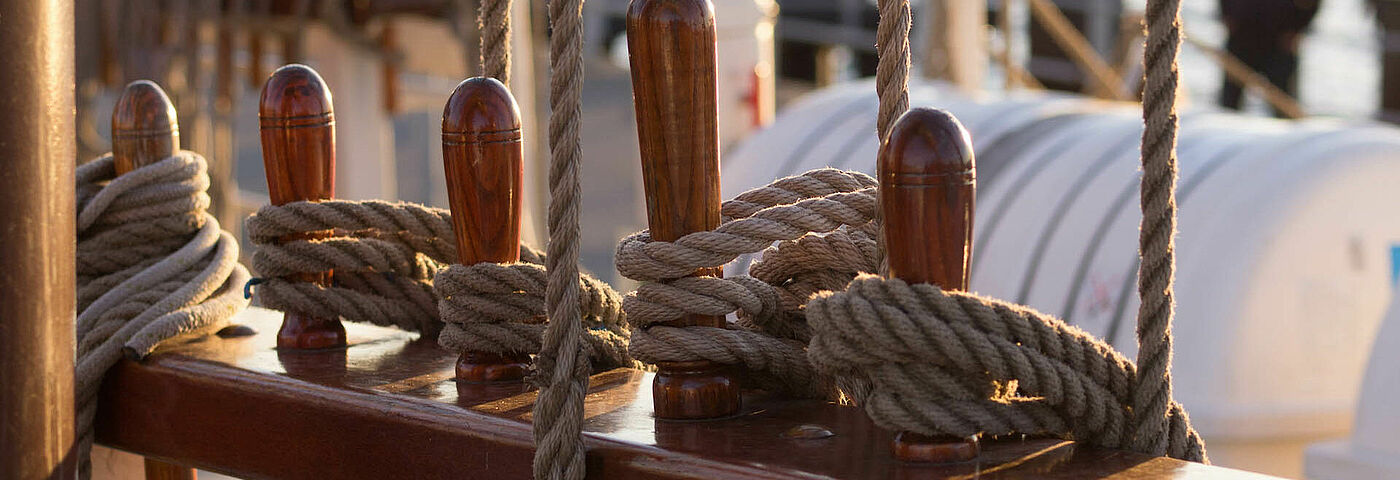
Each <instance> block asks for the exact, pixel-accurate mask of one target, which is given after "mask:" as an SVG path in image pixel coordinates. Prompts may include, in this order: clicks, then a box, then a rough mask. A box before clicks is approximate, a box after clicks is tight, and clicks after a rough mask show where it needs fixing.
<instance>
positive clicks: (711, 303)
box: [617, 0, 1206, 461]
mask: <svg viewBox="0 0 1400 480" xmlns="http://www.w3.org/2000/svg"><path fill="white" fill-rule="evenodd" d="M1178 10H1179V5H1178V2H1176V1H1175V0H1167V1H1157V0H1153V1H1149V3H1148V18H1149V22H1150V24H1149V40H1148V42H1149V43H1148V48H1147V54H1146V57H1145V62H1146V64H1147V67H1148V68H1147V69H1146V70H1147V77H1148V80H1147V82H1146V84H1147V88H1148V90H1149V92H1148V93H1147V94H1146V95H1145V97H1144V98H1145V101H1144V109H1143V112H1144V119H1145V122H1146V129H1145V131H1144V135H1143V157H1142V158H1143V165H1144V172H1145V173H1144V176H1143V200H1142V202H1143V211H1144V215H1143V218H1144V220H1143V229H1142V241H1141V249H1142V251H1141V255H1142V257H1143V268H1142V271H1141V272H1140V275H1139V277H1140V280H1139V290H1140V295H1142V297H1143V302H1142V304H1143V307H1142V310H1141V312H1140V318H1139V328H1138V336H1139V344H1140V346H1139V361H1140V362H1141V363H1142V365H1143V368H1142V369H1141V370H1139V369H1138V367H1137V366H1135V365H1133V364H1132V362H1129V361H1128V360H1127V359H1125V358H1123V357H1122V355H1120V354H1118V353H1117V352H1115V351H1114V350H1113V349H1112V347H1110V346H1109V345H1107V344H1106V343H1104V342H1102V341H1100V340H1098V339H1095V338H1093V337H1092V336H1090V335H1088V334H1086V333H1084V332H1082V331H1080V330H1078V329H1076V328H1074V327H1071V326H1069V325H1066V324H1065V323H1064V322H1062V321H1060V320H1059V319H1055V318H1053V317H1051V316H1048V315H1044V314H1041V313H1039V312H1035V311H1034V310H1031V309H1029V308H1026V307H1023V306H1018V305H1012V304H1008V303H1005V302H1001V301H998V300H995V299H990V298H983V297H979V296H976V295H973V294H967V293H962V292H943V291H942V290H940V289H938V288H937V287H936V286H932V285H926V284H925V285H908V284H906V283H904V282H903V281H900V280H897V279H884V278H881V277H877V276H874V275H871V273H873V272H874V271H875V270H878V269H879V266H880V265H881V263H882V258H881V257H882V255H883V253H882V250H883V249H882V248H879V247H878V246H875V247H873V248H872V247H871V245H872V244H875V243H876V240H878V239H876V240H872V239H870V238H869V237H870V236H871V235H869V233H868V232H872V231H875V230H877V229H878V224H879V221H878V219H875V218H874V215H875V214H876V213H877V212H878V209H877V208H876V206H875V203H876V202H875V192H873V189H859V190H857V189H855V188H841V187H838V186H837V185H835V184H833V183H829V182H828V183H826V186H825V187H818V189H814V190H805V191H799V190H798V189H795V188H791V187H793V186H798V185H801V186H803V187H807V186H816V183H808V182H812V181H813V180H819V181H820V180H825V179H832V178H836V177H837V176H839V175H841V174H843V173H844V174H847V175H852V177H853V178H858V177H855V175H859V174H851V173H845V172H838V171H832V170H818V171H814V172H809V173H807V174H804V175H803V176H799V177H790V178H786V179H781V180H778V181H776V182H774V183H773V184H771V185H769V186H768V187H764V188H760V189H757V190H755V191H751V192H746V193H745V194H743V195H741V196H740V197H738V198H736V199H735V200H731V201H730V202H726V203H725V204H724V208H725V211H724V215H725V219H724V222H723V223H722V224H721V225H720V226H719V227H718V228H716V229H715V230H713V231H707V232H697V233H692V234H689V235H686V236H685V237H682V238H680V239H678V240H676V241H675V242H656V241H652V240H651V239H650V237H649V235H647V232H646V231H643V232H640V233H638V234H634V235H632V236H629V237H627V238H625V239H623V240H622V241H621V242H620V243H619V245H618V251H617V266H618V271H619V272H621V273H622V274H623V275H624V276H626V277H628V278H632V279H636V280H640V281H642V282H643V284H642V286H641V287H640V288H639V289H638V291H637V292H635V293H632V294H629V295H628V296H627V297H626V299H625V300H624V302H623V304H624V309H625V310H627V313H628V318H629V322H630V324H631V325H632V327H633V343H632V353H633V355H634V356H636V357H637V358H639V359H641V360H643V361H646V362H656V361H688V360H711V361H715V362H719V363H725V364H742V365H743V366H744V367H746V368H747V369H749V370H750V371H755V372H757V373H758V374H759V376H760V378H761V379H767V380H769V381H771V380H773V379H774V377H777V378H782V377H784V376H786V377H789V378H790V377H792V376H798V377H799V378H800V379H802V380H803V381H805V382H806V383H807V384H809V385H818V386H819V387H818V388H816V390H817V391H811V390H809V391H807V392H802V393H807V394H810V395H816V396H822V394H823V393H826V394H827V395H826V396H829V392H822V390H823V389H824V388H826V387H827V386H829V385H833V384H834V385H839V386H840V390H841V392H840V393H841V394H842V395H843V396H844V397H845V398H846V399H848V400H850V401H852V402H853V403H856V404H859V405H862V406H863V407H864V408H865V409H866V411H867V413H869V414H870V416H871V418H872V419H874V420H875V421H876V422H877V423H879V424H881V425H882V426H885V427H887V428H891V429H894V430H910V431H915V432H920V433H924V434H929V435H933V434H951V435H956V436H966V435H972V434H989V435H1003V434H1011V433H1023V434H1045V435H1055V436H1060V437H1062V438H1069V439H1074V440H1078V441H1083V442H1087V443H1092V444H1098V445H1104V446H1109V447H1114V448H1126V449H1130V450H1134V451H1137V452H1141V453H1145V454H1149V455H1159V456H1160V455H1170V456H1172V457H1175V458H1179V459H1185V460H1193V461H1205V460H1206V455H1205V448H1204V444H1203V442H1202V441H1201V439H1200V436H1199V435H1197V434H1196V432H1195V431H1194V430H1192V429H1191V427H1190V423H1189V420H1188V419H1187V416H1186V413H1185V410H1184V409H1183V408H1182V407H1181V406H1180V405H1179V404H1177V403H1175V402H1174V401H1173V400H1172V399H1171V387H1170V383H1171V377H1170V373H1169V366H1170V355H1171V329H1170V324H1171V315H1172V307H1173V306H1172V301H1171V282H1172V277H1173V272H1172V270H1173V268H1174V267H1173V258H1172V255H1173V253H1172V237H1173V236H1174V234H1175V215H1176V206H1175V202H1174V198H1173V195H1174V193H1173V191H1174V188H1175V185H1174V182H1175V176H1176V166H1175V165H1176V162H1175V138H1176V124H1177V122H1176V116H1175V110H1174V102H1175V96H1174V95H1175V88H1176V83H1177V75H1178V72H1177V69H1176V63H1175V62H1176V48H1177V45H1178V44H1179V42H1180V31H1179V20H1178V19H1177V14H1178ZM907 12H908V2H907V1H906V0H882V1H881V2H880V16H881V25H880V30H879V42H880V44H879V46H878V51H879V53H880V65H879V67H878V73H877V76H878V78H877V80H876V86H877V90H878V92H879V93H878V94H879V96H880V107H881V108H880V114H879V115H880V118H879V120H880V122H879V125H880V134H881V136H882V138H883V136H884V135H885V132H887V131H888V129H889V127H890V126H891V125H892V124H893V121H894V119H895V118H896V117H898V115H900V114H901V113H902V112H903V110H904V109H906V108H907V104H908V99H907V91H906V90H905V88H904V86H905V85H907V77H906V75H907V65H908V61H909V60H908V49H907V41H908V39H907V34H908V27H907V22H908V13H907ZM887 24H888V25H887ZM865 178H866V179H868V177H865ZM798 179H801V180H798ZM799 182H801V183H799ZM819 183H820V182H819ZM871 183H872V184H873V182H871ZM821 188H826V189H827V190H821ZM862 235H864V236H863V237H862ZM775 241H776V242H778V244H777V245H776V246H772V247H771V248H770V247H769V245H770V244H771V243H772V242H775ZM760 250H762V251H763V256H762V260H761V261H760V263H759V264H755V265H754V266H753V270H752V271H753V272H754V274H755V275H760V274H764V275H773V274H774V273H775V272H780V273H782V274H788V273H791V274H794V275H796V274H801V275H802V276H803V278H802V279H797V278H795V277H787V278H784V276H785V275H782V274H777V275H773V276H770V277H767V278H765V280H769V281H764V280H759V279H757V278H752V277H744V276H740V277H735V278H728V279H717V278H703V277H699V278H693V277H687V276H688V275H690V274H691V273H692V272H694V271H696V270H697V269H699V268H707V267H717V266H720V265H723V264H725V263H727V262H729V261H731V260H733V259H735V258H736V257H738V256H739V255H744V254H750V253H755V252H758V251H760ZM837 252H840V253H837ZM854 255H859V257H858V258H853V256H854ZM856 272H859V276H857V273H856ZM852 277H854V280H850V283H849V284H847V285H832V284H833V283H838V282H839V281H840V280H841V279H848V280H849V279H851V278H852ZM793 287H796V288H793ZM784 289H789V290H787V292H788V293H789V294H790V295H792V296H796V295H800V294H807V293H811V292H813V291H818V290H829V291H822V292H821V293H816V294H815V296H813V297H812V299H811V300H810V302H807V303H806V307H805V309H798V308H794V307H792V306H790V303H791V300H790V299H789V300H788V301H787V302H781V303H783V304H784V306H783V307H778V305H779V303H780V300H778V299H780V298H782V296H781V294H780V293H779V292H780V291H783V290H784ZM736 310H738V311H739V312H740V319H741V321H740V323H739V325H734V326H732V327H731V328H723V329H721V328H705V327H685V328H676V327H668V326H664V325H659V324H658V323H659V322H664V321H666V320H671V319H674V318H677V317H679V316H681V315H683V314H685V313H700V314H707V315H724V314H727V313H730V312H733V311H736ZM769 325H778V326H780V327H779V328H771V327H768V326H769ZM755 326H757V327H756V328H755ZM803 337H810V342H808V343H807V344H806V349H805V357H806V359H807V360H808V362H803V361H801V360H795V359H794V357H796V356H797V354H798V353H801V352H803V345H802V342H801V339H802V338H803ZM794 340H797V341H794ZM809 372H811V373H809ZM764 386H767V387H769V388H772V387H773V385H764ZM783 386H784V385H782V384H778V385H777V387H779V388H782V387H783Z"/></svg>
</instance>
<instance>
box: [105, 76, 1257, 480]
mask: <svg viewBox="0 0 1400 480" xmlns="http://www.w3.org/2000/svg"><path fill="white" fill-rule="evenodd" d="M269 85H270V88H269V89H268V91H267V92H265V95H264V98H263V109H262V114H263V115H262V120H263V126H264V131H263V133H264V140H265V142H266V143H265V147H270V148H267V152H266V156H267V157H268V158H269V167H270V168H269V172H270V174H271V172H276V174H277V175H281V176H280V177H278V178H277V179H275V180H274V182H276V183H275V185H276V186H275V187H274V188H275V189H277V190H274V191H276V192H289V191H290V192H293V193H296V194H297V195H300V198H311V199H316V198H329V197H330V195H331V179H332V178H333V176H332V172H331V168H333V163H332V162H331V159H332V158H333V157H332V156H333V150H331V146H330V145H331V143H330V139H331V138H332V137H331V135H333V131H332V130H331V127H330V125H331V124H330V122H331V108H330V95H329V91H328V89H327V87H326V85H324V84H323V83H322V82H321V81H320V78H319V77H316V76H315V73H314V72H312V71H311V70H310V69H308V68H306V67H302V66H289V67H284V68H283V69H280V70H278V72H277V73H275V74H274V75H273V77H272V80H270V81H269ZM278 98H284V99H283V100H278ZM653 98H655V97H653ZM509 100H510V99H509V95H508V93H507V92H505V91H504V87H503V86H501V85H500V84H499V83H497V82H494V81H490V80H477V79H473V80H469V81H467V82H464V83H463V85H462V88H459V89H458V91H457V92H456V93H454V95H453V97H452V98H451V99H450V100H449V104H448V106H447V107H446V108H445V109H444V132H445V134H444V141H445V144H446V145H445V147H446V148H445V156H444V161H445V162H446V166H447V168H448V169H449V170H448V171H449V172H450V173H449V175H448V181H450V182H453V186H452V188H451V190H452V191H453V192H456V194H457V197H456V198H455V199H454V200H453V208H454V210H456V211H457V212H459V213H460V212H462V211H469V212H476V213H472V215H478V216H480V217H481V218H479V219H476V220H477V221H474V222H469V223H468V224H466V225H462V224H458V225H454V228H456V229H458V230H459V232H463V231H465V232H470V233H468V234H466V235H459V240H461V241H462V242H464V243H463V244H459V245H458V247H459V249H461V250H462V253H463V258H464V259H469V258H487V259H501V258H507V257H509V256H511V255H512V250H511V247H512V246H515V245H518V240H513V241H504V240H502V241H495V242H492V241H487V240H488V239H490V238H507V239H508V238H510V237H512V235H515V234H513V233H511V231H512V229H513V228H515V227H514V223H513V222H514V216H515V215H518V213H517V212H518V211H519V207H518V205H517V204H515V203H512V202H513V201H515V199H517V198H518V193H511V194H503V193H502V192H504V190H502V189H503V188H504V186H505V185H508V184H511V183H514V188H516V190H515V192H518V187H519V184H518V182H519V180H518V178H519V177H518V169H519V163H518V156H517V155H518V153H517V152H518V149H519V144H518V143H516V140H515V138H516V137H515V136H514V134H513V133H511V131H512V130H513V129H514V127H517V126H518V125H519V121H518V120H517V119H516V117H515V116H514V108H513V107H512V106H511V104H510V102H509ZM672 100H675V99H672ZM293 107H294V108H293ZM157 110H159V109H157ZM164 111H165V112H167V113H169V114H170V117H169V118H170V120H171V121H170V122H169V123H170V125H171V127H172V128H171V129H170V133H167V135H173V131H174V128H175V123H174V114H173V112H171V111H169V110H168V109H166V110H164ZM920 112H923V111H921V110H915V111H914V112H913V113H911V114H909V117H917V115H919V114H920ZM153 118H154V117H153ZM917 118H922V117H917ZM937 120H938V118H933V119H923V120H921V121H920V122H915V121H913V120H909V118H906V119H904V120H902V121H901V122H900V123H899V124H897V126H896V129H895V133H894V134H892V135H891V137H890V138H891V140H890V142H889V143H888V145H886V146H885V148H884V150H882V159H885V160H889V161H890V162H892V163H891V165H893V166H894V167H897V168H894V169H893V170H891V169H890V168H886V171H893V172H896V173H901V174H902V175H898V176H897V178H898V179H902V180H901V182H902V183H897V185H896V186H895V187H894V188H892V189H891V190H892V191H906V192H908V193H911V194H912V196H910V197H909V198H911V199H915V197H918V198H917V200H918V201H919V202H921V203H918V205H924V206H933V207H936V208H924V207H920V208H921V209H920V210H917V213H918V215H908V213H909V212H910V210H908V208H903V207H902V209H901V210H899V211H892V212H886V214H887V217H888V218H891V219H895V221H896V222H899V221H903V220H900V219H904V218H907V219H909V223H910V224H911V225H912V227H911V228H917V229H921V230H909V231H917V232H921V233H918V235H921V236H923V237H925V238H928V239H933V240H934V241H933V242H932V243H931V244H933V245H936V247H935V249H934V250H928V249H927V248H926V247H925V246H923V244H917V243H916V244H901V243H898V242H894V243H892V246H891V249H892V251H891V260H892V264H893V266H894V271H895V272H896V274H897V275H900V276H901V278H907V279H910V280H917V281H928V280H929V279H932V281H935V282H946V283H941V284H944V285H945V286H950V285H954V284H958V285H961V286H965V285H966V260H967V259H966V256H965V255H966V253H965V252H966V246H967V243H966V242H967V239H968V238H969V237H968V235H970V228H971V208H972V207H971V203H970V199H971V195H972V189H971V188H972V187H971V184H970V183H969V182H968V181H967V180H969V179H967V178H965V176H964V174H970V166H971V165H970V163H971V161H972V156H971V151H970V149H969V147H968V146H967V145H966V144H965V138H963V137H962V136H961V135H963V133H962V131H961V130H960V129H957V128H954V127H956V123H953V124H951V125H952V126H949V125H948V124H947V123H946V122H945V123H938V121H937ZM671 125H672V126H673V127H678V126H683V125H684V124H683V123H682V122H673V123H672V124H671ZM293 127H296V128H293ZM936 127H942V128H943V130H941V131H940V130H938V129H937V128H936ZM155 131H163V130H160V129H155ZM927 131H933V132H941V133H943V135H942V136H937V135H934V136H929V135H920V133H922V132H927ZM701 137H704V136H703V135H701ZM931 139H933V140H936V139H944V140H947V141H933V140H931ZM703 141H704V142H709V141H710V140H708V139H705V140H703ZM157 143H158V142H155V141H154V140H151V141H146V142H143V143H142V144H145V145H152V144H157ZM660 143H663V144H664V143H665V142H660ZM161 145H173V136H172V139H171V141H170V142H167V143H164V144H161ZM668 148H677V147H674V146H673V147H668ZM666 151H669V150H666ZM294 152H296V154H295V155H294V154H293V153H294ZM667 158H686V157H684V156H676V157H667ZM711 158H717V157H711ZM475 160H481V161H482V162H480V163H479V164H478V168H476V169H463V168H457V167H464V166H466V165H468V164H469V162H472V161H475ZM959 162H966V163H967V164H966V165H963V164H962V163H959ZM686 165H689V167H687V168H696V167H694V165H693V164H679V165H678V164H672V163H664V162H659V163H657V164H655V165H653V166H654V167H656V168H661V169H663V170H664V169H670V168H678V167H681V166H686ZM882 165H884V162H883V161H882ZM271 167H277V168H271ZM292 167H297V168H292ZM949 168H951V170H948V169H949ZM697 170H698V171H701V172H706V171H710V170H708V169H704V168H700V169H697ZM909 174H914V175H912V176H911V175H909ZM945 174H952V175H945ZM270 178H272V177H270ZM661 178H671V179H675V178H688V177H665V176H663V177H661ZM883 179H884V177H882V180H883ZM506 180H509V181H506ZM920 182H923V183H920ZM684 183H686V182H672V183H670V184H667V183H661V184H662V185H679V184H684ZM695 183H699V182H695ZM478 186H480V187H479V188H478ZM711 187H712V186H711ZM911 187H912V188H911ZM707 188H708V187H707ZM481 190H495V192H494V195H490V197H491V198H488V195H486V194H485V193H482V192H480V191H481ZM506 190H508V189H506ZM474 191H475V192H477V193H480V194H479V195H476V196H475V197H472V196H463V195H460V194H461V193H466V192H474ZM672 191H677V189H673V190H672ZM695 191H703V189H701V190H691V192H695ZM940 192H941V193H940ZM275 195H279V196H278V197H275V198H287V197H290V196H291V195H282V194H280V193H278V194H275ZM500 195H507V196H509V197H510V198H511V199H512V200H509V201H503V200H500V198H499V196H500ZM690 195H693V197H682V198H687V199H689V198H699V199H700V200H702V202H701V203H704V202H707V201H708V199H709V196H708V194H707V195H698V194H696V193H691V194H690ZM464 197H465V198H464ZM294 198H295V197H294ZM891 198H895V197H891ZM464 200H465V201H464ZM940 200H941V201H942V203H939V201H940ZM910 201H911V202H912V201H914V200H910ZM682 204H683V205H685V204H686V203H682ZM889 204H890V205H896V204H897V203H894V202H891V203H889ZM901 205H902V204H901ZM939 205H942V206H939ZM948 207H951V208H948ZM960 208H965V209H963V210H960ZM901 212H903V213H901ZM699 216H700V218H704V215H699ZM462 217H463V218H464V219H465V218H466V216H465V215H463V216H462ZM487 217H490V218H491V219H490V220H487ZM454 218H456V216H454ZM959 221H961V223H958V222H959ZM892 228H896V229H898V228H904V227H900V226H894V227H892ZM957 245H962V248H963V254H962V255H963V256H961V257H958V256H957V255H953V254H952V253H950V252H953V251H954V250H956V249H955V248H954V247H955V246H957ZM906 251H912V252H914V253H909V254H906V253H899V252H906ZM918 252H925V254H924V257H927V258H928V261H922V262H913V263H909V262H905V261H904V260H902V259H904V258H910V256H911V255H919V253H918ZM928 252H932V253H933V255H929V254H928ZM920 258H922V257H920ZM492 261H494V260H492ZM950 288H951V287H950ZM232 322H233V323H234V324H239V325H243V326H245V327H251V330H252V331H255V332H257V333H256V334H254V335H251V336H228V337H223V336H211V337H206V338H197V339H184V340H176V341H172V342H169V343H168V344H166V345H164V346H162V347H160V348H159V349H158V350H157V351H156V352H155V353H154V354H152V355H151V356H150V357H148V358H147V359H146V360H144V361H142V362H135V361H130V360H123V361H121V362H120V363H118V364H117V366H115V367H113V368H112V369H111V371H109V372H108V374H107V377H106V378H105V380H104V382H103V385H102V390H101V392H100V393H99V399H98V414H97V427H96V433H97V441H98V442H99V443H100V444H103V445H106V446H110V447H113V448H118V449H122V450H126V451H130V452H133V453H137V454H140V455H144V456H146V457H148V458H152V459H159V460H161V461H170V462H173V463H178V464H181V465H189V466H192V467H197V468H201V469H205V470H210V471H215V472H220V473H226V474H230V475H235V476H239V477H244V478H285V479H301V478H307V479H320V478H486V479H492V480H497V479H503V478H512V479H513V478H527V477H529V476H530V474H531V455H532V454H533V450H534V449H533V446H532V443H531V440H532V432H531V420H532V418H531V415H532V413H531V412H532V411H533V403H534V401H535V396H536V392H535V391H534V390H533V389H532V388H530V387H528V386H526V384H522V383H518V382H515V383H474V382H461V381H457V377H458V371H459V370H458V368H457V367H458V362H457V361H458V356H457V355H456V354H455V353H453V352H446V351H443V350H442V349H441V348H440V347H438V345H437V343H436V342H435V341H432V340H431V339H422V338H419V337H418V335H416V334H411V333H406V332H403V331H399V330H394V329H387V328H380V327H373V326H367V325H361V324H351V325H346V326H344V327H343V328H344V329H343V330H341V331H342V332H344V334H342V335H341V336H340V338H343V339H345V341H346V345H347V346H346V347H345V348H323V349H312V350H302V351H294V350H292V349H287V348H278V347H285V338H286V335H285V333H286V330H285V329H279V326H281V327H285V325H284V324H283V316H282V315H281V314H279V313H278V312H273V311H269V310H265V309H261V308H250V309H248V310H246V311H244V312H242V313H240V314H238V315H236V316H235V317H234V318H233V319H232ZM335 325H336V326H337V327H339V323H336V324H335ZM242 330H244V331H246V330H248V329H242ZM660 375H662V374H661V373H658V374H652V373H647V372H643V371H640V370H631V369H617V370H612V371H608V372H603V373H599V374H597V375H594V376H593V377H591V382H590V385H589V390H588V395H586V397H585V400H584V419H585V420H584V425H583V427H584V431H585V444H586V447H587V449H588V460H587V473H588V475H589V476H590V478H621V479H626V478H661V479H665V478H677V479H679V478H686V479H694V478H766V479H797V478H804V479H805V478H813V477H828V478H850V479H885V478H943V477H971V476H980V477H982V478H1023V477H1026V476H1035V477H1060V478H1082V477H1097V478H1125V479H1132V478H1184V477H1194V476H1221V475H1226V476H1227V478H1228V477H1239V478H1244V477H1247V476H1248V474H1244V473H1241V472H1234V471H1230V470H1226V469H1220V468H1213V467H1208V466H1204V465H1199V464H1193V463H1188V462H1181V461H1177V460H1172V459H1168V458H1153V457H1147V456H1142V455H1137V454H1132V453H1127V452H1120V451H1114V450H1105V449H1099V448H1093V447H1089V446H1084V445H1077V444H1074V443H1073V442H1068V441H1061V440H1053V439H1024V440H1022V439H1017V440H996V441H989V442H984V443H983V444H981V453H980V455H978V456H977V457H976V458H975V459H973V460H971V461H966V462H962V463H953V464H934V463H911V462H906V461H900V460H899V459H898V458H896V456H895V455H892V454H891V451H890V449H889V448H888V447H887V446H888V445H890V444H891V442H895V438H896V434H895V433H894V432H890V431H887V430H883V429H881V428H879V427H877V426H876V425H875V424H874V423H873V422H871V421H870V419H869V417H867V416H866V414H865V412H864V411H863V410H862V409H860V408H856V407H848V406H840V405H836V404H833V403H829V402H824V401H816V400H794V399H786V398H777V397H773V396H770V395H767V394H763V393H759V392H753V393H750V394H748V396H747V398H745V402H744V404H743V405H738V404H737V403H736V404H735V408H736V410H735V411H734V412H733V413H732V414H730V415H728V416H726V417H724V418H718V419H712V420H709V421H704V422H676V421H671V420H667V419H666V418H665V417H661V416H658V415H654V414H653V409H654V406H655V404H654V401H653V399H657V400H662V401H670V400H671V399H673V398H674V397H672V396H668V395H659V394H657V393H656V392H655V389H657V388H663V389H670V388H674V384H673V383H667V382H664V381H662V382H658V381H656V380H655V377H657V376H660ZM672 375H674V374H672ZM730 384H731V385H732V382H731V383H730ZM812 432H820V433H821V434H813V433H812ZM906 443H909V444H910V445H912V446H914V447H919V448H924V447H927V446H929V445H932V447H933V448H934V449H938V448H945V449H946V448H948V446H949V444H947V443H940V442H939V441H934V442H924V443H919V442H906ZM951 445H952V447H953V448H954V449H956V448H958V445H957V444H951Z"/></svg>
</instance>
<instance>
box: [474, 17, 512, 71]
mask: <svg viewBox="0 0 1400 480" xmlns="http://www.w3.org/2000/svg"><path fill="white" fill-rule="evenodd" d="M510 4H511V0H481V12H480V13H479V14H478V16H477V31H478V32H481V69H482V72H484V75H486V76H488V77H491V78H494V79H496V80H500V81H501V83H503V84H505V85H510Z"/></svg>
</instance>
